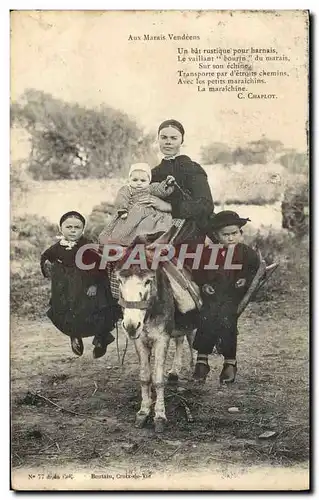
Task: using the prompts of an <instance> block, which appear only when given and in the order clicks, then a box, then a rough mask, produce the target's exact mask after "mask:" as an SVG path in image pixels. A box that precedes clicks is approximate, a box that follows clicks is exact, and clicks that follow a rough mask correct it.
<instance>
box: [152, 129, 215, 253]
mask: <svg viewBox="0 0 319 500" xmlns="http://www.w3.org/2000/svg"><path fill="white" fill-rule="evenodd" d="M184 135H185V130H184V127H183V125H182V124H181V123H180V122H178V121H177V120H166V121H164V122H163V123H161V125H160V126H159V128H158V142H159V147H160V150H161V152H162V154H163V159H162V161H161V163H160V164H159V165H157V166H156V167H155V168H153V170H152V182H161V181H163V180H165V179H166V177H167V176H168V175H172V176H173V177H174V178H175V181H176V183H177V185H176V186H175V189H174V192H173V193H172V194H171V195H170V196H169V197H168V198H166V200H165V201H164V200H159V201H158V200H156V199H154V200H152V201H153V202H154V204H156V208H158V209H159V210H163V211H164V210H167V211H168V212H171V214H172V217H173V219H184V220H186V223H185V226H184V230H183V237H182V242H183V243H185V242H186V243H189V245H190V246H193V245H195V244H196V243H200V242H204V240H205V234H206V227H207V223H208V220H209V216H210V215H211V214H212V213H213V211H214V203H213V199H212V194H211V191H210V187H209V184H208V180H207V174H206V172H205V170H204V169H203V168H202V167H201V166H200V165H199V164H198V163H196V162H195V161H193V160H191V158H189V157H188V156H186V155H181V154H180V148H181V145H182V144H183V141H184ZM159 205H160V206H159ZM154 206H155V205H154Z"/></svg>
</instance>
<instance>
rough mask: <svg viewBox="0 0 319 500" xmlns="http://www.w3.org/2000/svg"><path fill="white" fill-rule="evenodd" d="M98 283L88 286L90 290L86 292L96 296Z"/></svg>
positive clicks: (90, 295)
mask: <svg viewBox="0 0 319 500" xmlns="http://www.w3.org/2000/svg"><path fill="white" fill-rule="evenodd" d="M96 290H97V288H96V285H91V286H90V287H89V288H88V291H87V292H86V294H87V295H88V296H89V297H95V295H96Z"/></svg>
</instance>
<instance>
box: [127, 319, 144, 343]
mask: <svg viewBox="0 0 319 500" xmlns="http://www.w3.org/2000/svg"><path fill="white" fill-rule="evenodd" d="M122 325H123V328H124V330H125V331H126V332H127V334H128V336H129V337H130V338H131V339H138V338H139V336H140V332H139V330H140V328H141V326H142V323H141V322H140V321H139V322H138V323H137V324H136V325H135V324H134V323H132V322H129V323H127V324H126V323H125V321H123V322H122Z"/></svg>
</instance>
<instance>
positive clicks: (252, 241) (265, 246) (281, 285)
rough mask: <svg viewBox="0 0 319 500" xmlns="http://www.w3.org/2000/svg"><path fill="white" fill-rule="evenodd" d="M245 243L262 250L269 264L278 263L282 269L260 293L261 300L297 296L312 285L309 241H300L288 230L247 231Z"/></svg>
mask: <svg viewBox="0 0 319 500" xmlns="http://www.w3.org/2000/svg"><path fill="white" fill-rule="evenodd" d="M245 243H247V244H249V245H250V246H252V247H253V248H255V249H259V250H260V252H261V255H262V257H263V258H264V259H265V261H266V264H267V265H269V264H272V263H273V262H277V263H278V264H279V267H278V268H277V270H276V271H275V272H274V274H273V275H272V276H271V278H270V279H269V281H268V282H267V283H266V285H265V286H264V287H263V288H262V289H261V291H260V292H259V293H258V296H257V299H258V300H275V298H276V296H277V295H285V294H290V293H296V292H298V291H299V290H300V289H307V288H308V285H309V277H308V273H309V248H308V240H307V239H304V240H302V241H300V240H299V239H298V238H296V237H295V235H294V234H292V233H289V232H288V231H284V230H280V231H274V230H271V231H267V230H259V231H257V233H255V234H253V233H250V234H249V232H248V231H247V230H245Z"/></svg>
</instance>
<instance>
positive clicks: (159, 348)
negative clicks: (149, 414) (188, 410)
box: [153, 332, 169, 432]
mask: <svg viewBox="0 0 319 500" xmlns="http://www.w3.org/2000/svg"><path fill="white" fill-rule="evenodd" d="M168 346H169V335H168V334H165V333H164V332H163V334H162V335H161V336H159V338H158V339H157V340H156V343H155V346H154V376H153V385H154V387H155V390H156V402H155V406H154V412H155V415H154V424H155V432H162V431H163V430H164V426H165V423H166V420H167V419H166V414H165V401H164V367H165V361H166V355H167V350H168Z"/></svg>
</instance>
